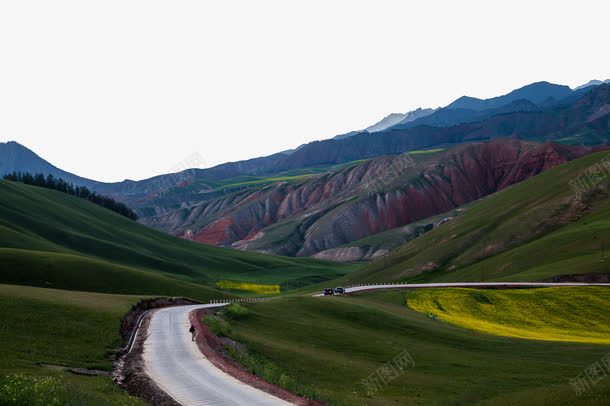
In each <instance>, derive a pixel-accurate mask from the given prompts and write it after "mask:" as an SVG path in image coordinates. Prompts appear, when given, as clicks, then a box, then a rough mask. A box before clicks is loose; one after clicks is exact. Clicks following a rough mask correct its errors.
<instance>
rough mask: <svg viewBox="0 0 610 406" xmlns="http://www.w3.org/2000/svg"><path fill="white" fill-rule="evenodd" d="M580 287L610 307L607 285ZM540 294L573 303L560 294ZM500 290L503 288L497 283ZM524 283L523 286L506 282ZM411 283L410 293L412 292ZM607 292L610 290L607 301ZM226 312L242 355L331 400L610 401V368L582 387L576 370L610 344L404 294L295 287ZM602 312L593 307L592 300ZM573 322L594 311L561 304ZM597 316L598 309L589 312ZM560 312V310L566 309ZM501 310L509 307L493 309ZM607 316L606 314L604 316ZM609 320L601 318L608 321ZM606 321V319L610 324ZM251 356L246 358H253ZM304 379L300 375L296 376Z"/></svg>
mask: <svg viewBox="0 0 610 406" xmlns="http://www.w3.org/2000/svg"><path fill="white" fill-rule="evenodd" d="M587 289H588V288H585V289H582V290H580V291H579V292H572V293H573V294H578V296H579V297H580V304H579V307H578V309H581V308H583V307H587V306H589V305H590V306H591V308H592V309H596V310H598V314H599V312H602V313H604V312H605V313H608V306H609V304H608V303H609V302H608V301H607V295H608V294H607V293H604V294H601V293H598V292H592V293H589V291H588V290H587ZM529 292H531V294H532V295H533V296H532V303H538V304H542V303H544V304H546V305H547V306H551V307H554V306H555V305H561V306H563V307H564V308H565V307H566V306H567V304H566V303H564V302H563V301H562V300H561V299H560V300H557V301H554V295H551V294H550V293H551V292H550V291H549V294H548V295H546V296H537V294H538V293H542V292H543V290H540V289H538V290H532V291H529ZM498 293H501V292H498ZM508 293H517V294H518V295H522V293H521V292H513V291H511V292H507V294H508ZM412 294H413V293H412V292H409V293H408V295H407V296H410V295H412ZM600 295H601V297H602V298H605V300H604V302H603V306H601V307H600V302H599V299H600ZM245 307H247V309H248V310H249V312H248V314H246V315H243V312H242V315H241V316H240V317H229V316H230V315H228V316H227V317H226V321H227V323H228V324H227V325H224V327H223V328H224V332H225V333H226V334H227V335H229V336H230V337H232V338H234V339H236V340H237V341H239V342H241V343H245V344H246V346H247V348H248V350H249V354H248V355H247V356H244V355H239V356H238V359H240V360H241V362H243V363H244V364H247V365H249V366H250V368H252V370H256V371H259V373H261V374H263V375H264V376H268V375H270V376H271V377H273V376H275V377H276V378H277V379H276V380H277V381H279V382H282V381H283V382H285V383H286V384H287V385H288V387H297V388H300V390H301V391H303V392H304V393H317V394H318V397H319V398H320V399H322V400H324V401H326V403H327V404H332V405H445V404H453V405H475V404H489V405H543V404H545V405H550V404H552V405H574V404H579V405H601V404H608V402H610V377H605V379H603V380H602V381H600V382H599V383H597V385H595V386H594V387H592V388H591V389H589V390H588V391H587V392H586V393H585V394H583V395H581V396H577V395H576V394H575V392H574V391H573V390H572V388H571V386H570V383H569V380H570V379H571V378H574V377H576V376H577V375H579V374H582V373H583V372H584V370H585V369H586V368H588V367H589V366H590V365H591V364H593V363H594V362H599V361H600V360H601V359H602V357H604V356H605V355H606V354H608V352H609V351H610V346H609V345H599V344H588V343H573V342H559V341H538V340H523V339H516V338H510V337H499V336H494V335H487V334H482V333H479V332H476V331H473V330H470V329H463V328H460V327H457V326H455V325H452V324H449V323H444V322H442V321H440V320H437V321H435V320H432V319H430V318H429V317H427V315H425V314H421V313H419V312H416V311H414V310H412V309H409V308H407V307H406V306H405V294H404V292H400V291H386V292H375V293H365V294H358V295H351V296H349V297H323V298H311V297H295V298H290V299H281V300H280V302H275V303H257V304H247V305H245ZM591 312H593V310H591ZM561 315H562V316H564V318H565V329H566V332H568V331H574V332H579V331H584V330H586V329H587V328H588V326H589V321H590V320H588V319H587V318H581V317H580V314H579V313H578V312H573V313H562V314H561ZM587 315H588V316H590V315H591V313H587ZM558 316H559V315H558ZM494 317H500V316H494ZM603 320H606V323H607V317H605V318H604V319H603ZM600 322H601V321H600ZM605 331H607V326H606V327H605ZM405 350H406V351H408V353H409V354H410V355H411V357H412V359H413V361H414V363H415V365H409V366H407V368H406V369H405V370H404V372H398V373H395V372H392V373H391V374H390V375H389V377H393V376H394V375H397V376H395V377H393V379H390V380H389V381H388V382H387V384H384V383H383V381H382V380H381V378H378V382H380V385H379V387H378V390H377V391H376V392H375V393H372V394H369V393H367V388H366V386H365V385H363V380H364V379H365V378H367V377H369V376H371V374H375V373H376V371H378V368H380V367H382V366H383V365H385V364H386V363H388V362H392V360H393V359H394V358H395V357H396V356H398V355H400V354H401V353H403V351H405ZM244 360H245V362H244ZM295 382H296V383H295Z"/></svg>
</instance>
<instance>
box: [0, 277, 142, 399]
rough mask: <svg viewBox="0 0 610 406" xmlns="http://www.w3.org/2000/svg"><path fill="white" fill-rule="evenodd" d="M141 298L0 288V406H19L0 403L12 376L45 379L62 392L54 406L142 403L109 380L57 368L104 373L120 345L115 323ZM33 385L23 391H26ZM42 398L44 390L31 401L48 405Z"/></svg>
mask: <svg viewBox="0 0 610 406" xmlns="http://www.w3.org/2000/svg"><path fill="white" fill-rule="evenodd" d="M140 299H141V297H138V296H125V295H108V294H100V293H88V292H66V291H61V290H55V289H43V288H35V287H28V286H11V285H0V320H2V325H1V327H0V344H1V345H0V359H2V362H1V363H0V404H24V403H23V401H21V402H20V401H19V399H17V401H15V402H12V400H11V399H9V398H6V397H5V398H3V395H5V394H6V392H4V391H3V389H2V387H4V385H5V384H6V381H7V379H8V377H11V376H14V375H15V374H22V375H23V376H25V377H30V378H28V380H32V379H37V380H40V379H43V378H45V377H50V378H51V379H52V383H53V385H52V386H53V387H54V388H56V389H57V387H59V389H61V390H59V395H60V398H59V399H58V400H59V402H57V404H87V405H96V404H100V405H103V404H124V405H131V404H141V402H140V401H138V400H137V399H134V398H131V397H129V396H128V395H127V394H125V393H124V392H123V391H121V390H120V389H118V388H117V387H116V386H115V385H114V384H113V383H112V381H111V379H110V377H109V376H82V375H74V374H72V373H69V372H66V371H63V370H61V368H59V366H65V367H77V368H88V369H96V370H103V371H109V370H110V369H111V367H112V363H111V360H110V357H109V352H110V351H111V350H112V349H114V348H117V347H119V346H120V336H119V323H120V319H121V317H122V316H123V314H124V313H126V312H127V311H128V310H129V308H130V307H131V305H132V304H134V303H136V302H138V301H139V300H140ZM45 365H46V366H45ZM53 366H55V367H53ZM16 385H17V386H19V384H16ZM23 385H24V384H21V387H22V388H23ZM34 386H35V385H34V384H32V387H26V388H25V389H26V390H27V391H28V392H31V391H33V390H34ZM47 389H49V390H50V389H52V388H47ZM47 395H48V393H45V392H44V391H43V392H42V393H40V394H39V395H38V396H37V398H36V399H38V402H40V403H41V404H45V403H51V401H52V398H51V399H48V398H46V396H47ZM30 402H32V399H31V398H30V399H29V400H28V403H30Z"/></svg>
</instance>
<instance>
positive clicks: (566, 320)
mask: <svg viewBox="0 0 610 406" xmlns="http://www.w3.org/2000/svg"><path fill="white" fill-rule="evenodd" d="M407 306H409V307H410V308H411V309H413V310H416V311H419V312H420V313H424V314H428V315H430V314H434V315H436V316H437V317H438V319H439V320H442V321H445V322H448V323H451V324H455V325H456V326H460V327H463V328H468V329H472V330H476V331H479V332H482V333H486V334H493V335H498V336H507V337H517V338H526V339H532V340H550V341H571V342H581V343H592V344H606V345H610V311H608V310H609V307H610V289H607V288H601V287H585V288H582V287H560V288H548V289H522V290H476V289H422V290H414V291H413V292H409V294H408V295H407Z"/></svg>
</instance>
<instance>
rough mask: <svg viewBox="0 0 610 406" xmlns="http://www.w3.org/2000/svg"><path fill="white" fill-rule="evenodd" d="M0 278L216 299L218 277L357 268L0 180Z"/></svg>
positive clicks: (278, 280)
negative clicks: (263, 250)
mask: <svg viewBox="0 0 610 406" xmlns="http://www.w3.org/2000/svg"><path fill="white" fill-rule="evenodd" d="M0 247H2V248H0V269H1V271H0V283H10V284H22V285H34V286H42V287H52V288H57V289H75V290H87V291H98V292H108V293H124V294H156V295H182V296H189V297H193V298H198V299H206V298H208V297H211V296H217V295H218V294H219V292H218V291H215V290H213V289H212V288H210V286H213V285H214V284H215V282H216V281H217V280H221V279H223V280H225V279H229V280H230V279H237V280H241V281H246V282H249V281H251V282H256V281H257V280H258V279H259V276H260V277H263V276H264V280H265V281H266V283H275V284H280V285H283V286H284V287H286V286H303V285H306V284H309V283H314V282H319V281H323V280H327V279H332V278H336V277H338V276H341V275H344V274H345V273H346V272H349V271H351V270H353V269H354V267H353V266H342V265H336V264H332V263H329V262H324V261H317V260H311V259H292V258H283V257H274V256H268V255H263V254H257V253H248V252H241V251H235V250H228V249H221V248H216V247H209V246H204V245H201V244H196V243H193V242H190V241H186V240H182V239H178V238H175V237H172V236H169V235H166V234H164V233H161V232H158V231H155V230H152V229H149V228H147V227H145V226H143V225H141V224H138V223H136V222H134V221H131V220H128V219H126V218H124V217H122V216H120V215H117V214H115V213H113V212H111V211H109V210H106V209H104V208H101V207H98V206H96V205H94V204H92V203H89V202H87V201H84V200H82V199H78V198H75V197H73V196H69V195H65V194H62V193H60V192H57V191H53V190H48V189H42V188H38V187H33V186H26V185H22V184H19V183H13V182H8V181H0Z"/></svg>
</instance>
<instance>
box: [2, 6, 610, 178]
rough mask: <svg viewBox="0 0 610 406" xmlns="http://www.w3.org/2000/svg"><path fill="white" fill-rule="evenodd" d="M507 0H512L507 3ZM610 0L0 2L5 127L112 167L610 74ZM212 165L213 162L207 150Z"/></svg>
mask: <svg viewBox="0 0 610 406" xmlns="http://www.w3.org/2000/svg"><path fill="white" fill-rule="evenodd" d="M500 3H501V4H500ZM609 11H610V5H609V3H608V2H607V1H597V2H596V1H585V0H579V1H540V0H536V1H532V0H529V1H502V2H500V1H489V0H487V1H463V0H462V1H455V0H452V1H430V0H428V1H421V0H420V1H417V2H415V1H381V0H375V1H372V0H371V1H366V2H364V1H354V0H351V1H331V0H326V1H312V0H308V1H301V2H295V1H289V0H278V1H264V0H256V1H252V0H250V1H228V0H223V1H203V0H196V1H153V0H145V1H129V0H120V1H109V0H104V1H84V0H77V1H57V0H54V1H48V0H43V1H27V0H18V1H12V0H0V141H8V140H16V141H18V142H20V143H22V144H24V145H26V146H27V147H29V148H31V149H33V150H34V151H35V152H37V153H38V154H39V155H41V156H42V157H43V158H45V159H47V160H49V161H50V162H51V163H53V164H55V165H57V166H59V167H61V168H62V169H65V170H68V171H70V172H74V173H76V174H78V175H81V176H85V177H88V178H93V179H97V180H103V181H116V180H122V179H124V178H130V179H142V178H146V177H150V176H153V175H157V174H160V173H165V172H168V171H169V170H170V169H171V168H174V167H176V166H179V165H180V164H181V162H182V161H183V160H184V159H185V158H186V157H188V156H190V155H191V154H193V153H195V152H199V154H200V155H201V156H202V157H203V158H204V160H205V163H206V165H207V166H212V165H215V164H219V163H222V162H226V161H236V160H241V159H246V158H252V157H256V156H261V155H267V154H270V153H273V152H278V151H281V150H284V149H288V148H293V147H296V146H298V145H300V144H302V143H305V142H308V141H312V140H316V139H323V138H329V137H332V136H334V135H336V134H340V133H345V132H348V131H350V130H354V129H361V128H364V127H367V126H369V125H371V124H373V123H374V122H376V121H378V120H379V119H381V118H382V117H383V116H385V115H387V114H389V113H392V112H405V111H408V110H412V109H414V108H417V107H419V106H422V107H437V106H441V105H446V104H448V103H449V102H451V101H452V100H454V99H456V98H457V97H459V96H461V95H464V94H468V95H471V96H477V97H482V98H484V97H491V96H496V95H499V94H502V93H506V92H508V91H510V90H512V89H514V88H517V87H520V86H523V85H525V84H528V83H531V82H534V81H539V80H548V81H551V82H555V83H562V84H567V85H570V86H572V87H574V86H576V85H580V84H582V83H584V82H587V81H588V80H589V79H594V78H597V79H602V80H603V79H607V78H609V77H610V52H608V48H607V46H608V45H607V39H608V16H609ZM204 166H205V165H204Z"/></svg>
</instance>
